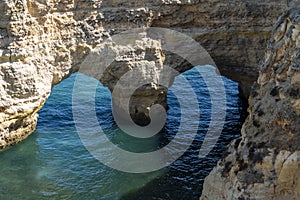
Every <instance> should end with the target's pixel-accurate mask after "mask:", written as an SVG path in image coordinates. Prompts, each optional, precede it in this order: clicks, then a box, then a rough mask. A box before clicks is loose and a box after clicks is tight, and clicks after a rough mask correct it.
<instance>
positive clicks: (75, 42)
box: [0, 0, 286, 148]
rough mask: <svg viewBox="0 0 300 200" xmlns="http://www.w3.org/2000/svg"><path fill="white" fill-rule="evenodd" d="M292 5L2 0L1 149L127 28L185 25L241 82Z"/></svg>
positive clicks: (252, 73)
mask: <svg viewBox="0 0 300 200" xmlns="http://www.w3.org/2000/svg"><path fill="white" fill-rule="evenodd" d="M285 4H286V2H285V1H280V2H275V1H272V0H270V1H255V2H253V1H249V2H244V1H237V0H236V1H230V2H228V1H219V2H210V1H207V2H200V1H197V0H195V1H173V0H170V1H154V2H144V1H135V0H129V1H110V0H107V1H100V0H85V1H79V0H71V1H59V0H50V1H44V0H18V1H13V0H5V1H1V2H0V14H1V22H0V33H1V38H0V49H1V52H0V53H1V57H0V61H1V68H0V82H1V86H0V92H1V104H0V110H1V113H0V132H1V135H0V148H4V147H5V146H8V145H10V144H14V143H16V142H18V141H20V140H22V139H24V138H25V137H27V136H28V134H30V133H31V132H32V131H33V130H34V129H35V125H36V122H37V111H38V110H39V109H40V108H41V107H42V106H43V104H44V102H45V101H46V99H47V97H48V96H49V94H50V92H51V87H53V85H55V84H58V83H59V82H60V81H62V80H63V79H64V78H66V77H68V76H69V75H70V74H71V73H73V72H75V71H77V70H78V66H79V65H80V64H81V62H82V61H83V60H84V58H85V57H86V55H88V54H89V52H90V51H91V49H93V47H95V46H96V45H97V44H99V43H101V42H102V41H103V40H104V39H105V38H107V37H109V36H110V35H114V34H117V33H119V32H121V31H123V30H127V29H128V28H135V27H149V26H160V27H170V28H172V29H175V30H179V31H181V32H183V33H186V34H188V35H190V36H192V37H193V38H195V39H196V40H197V41H199V42H200V43H201V44H202V45H203V46H204V47H205V48H206V49H207V50H208V51H209V53H211V55H212V56H213V58H214V60H215V61H216V63H217V64H219V65H222V67H221V68H220V70H221V72H222V73H223V74H225V75H228V76H229V77H231V78H235V79H236V78H237V77H239V78H238V80H239V81H242V83H248V82H252V81H254V80H255V78H256V76H257V67H256V66H257V62H258V60H259V58H261V57H262V54H263V50H264V44H265V42H266V40H267V38H268V36H269V35H270V30H271V27H272V25H273V22H274V21H275V19H276V18H277V16H278V15H279V13H281V11H282V10H283V9H284V7H285ZM171 60H172V59H171ZM175 61H177V60H176V59H175ZM121 62H122V61H120V62H119V63H116V64H117V65H116V68H117V67H118V66H119V65H121ZM236 75H237V76H236ZM241 77H242V78H241ZM236 80H237V79H236ZM161 102H162V103H163V102H164V99H163V98H161Z"/></svg>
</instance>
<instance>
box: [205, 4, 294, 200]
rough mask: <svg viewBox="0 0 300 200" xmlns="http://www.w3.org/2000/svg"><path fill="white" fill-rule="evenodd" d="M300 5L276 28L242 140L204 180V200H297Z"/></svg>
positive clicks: (286, 13)
mask: <svg viewBox="0 0 300 200" xmlns="http://www.w3.org/2000/svg"><path fill="white" fill-rule="evenodd" d="M299 19H300V3H299V1H296V2H295V4H293V5H292V6H291V9H290V10H288V11H287V12H285V13H284V14H283V15H282V16H281V17H280V19H279V21H278V22H277V24H276V27H275V30H274V33H273V35H272V39H271V40H270V42H269V44H268V49H267V52H266V55H265V61H264V63H263V64H262V65H261V68H260V72H259V74H260V75H259V78H258V81H257V83H256V84H255V85H254V91H253V93H252V94H251V97H250V100H249V103H250V107H249V113H250V114H249V117H248V119H247V120H246V123H245V124H244V126H243V129H242V138H241V139H237V140H235V141H234V142H232V144H231V145H230V147H229V149H228V151H227V153H226V155H225V156H226V158H224V159H222V160H221V161H220V162H219V163H218V166H217V167H216V168H215V169H214V170H213V171H212V172H211V173H210V175H209V176H208V177H207V178H206V180H205V184H204V190H203V194H202V197H201V199H299V197H300V125H299V124H300V20H299Z"/></svg>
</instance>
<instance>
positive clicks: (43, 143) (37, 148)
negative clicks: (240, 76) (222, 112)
mask: <svg viewBox="0 0 300 200" xmlns="http://www.w3.org/2000/svg"><path fill="white" fill-rule="evenodd" d="M77 75H80V76H84V75H81V74H78V73H77V74H74V75H72V76H71V77H70V78H68V79H66V80H64V81H63V82H62V83H61V84H59V85H57V86H55V87H54V89H53V91H52V94H51V96H50V98H49V99H48V100H47V102H46V104H45V106H44V107H43V109H42V110H41V111H40V112H39V115H40V117H39V121H38V125H37V130H36V131H35V132H34V133H33V134H32V135H31V136H29V138H28V139H26V140H25V141H23V142H21V143H19V144H17V145H15V146H13V147H11V148H9V149H7V150H5V151H4V152H1V153H0V199H1V200H2V199H4V200H6V199H7V200H8V199H9V200H11V199H199V197H200V195H201V190H202V184H203V180H204V178H205V176H207V175H208V173H209V172H210V171H211V169H212V167H213V166H215V165H216V162H217V161H218V160H219V159H220V157H221V154H222V151H223V150H224V148H225V147H226V145H227V144H228V143H229V142H230V141H231V140H232V139H234V138H236V137H238V136H239V133H240V128H241V124H242V122H243V120H244V115H245V110H244V109H243V102H242V101H241V99H240V98H239V96H238V85H237V83H235V82H232V81H230V80H228V79H226V78H223V80H224V83H225V86H226V97H227V111H226V123H225V126H224V130H223V132H222V135H221V137H220V139H219V141H218V143H217V144H216V146H215V147H214V149H213V151H212V152H211V153H210V154H209V155H208V156H207V157H206V158H202V159H200V158H199V157H198V153H199V148H200V147H201V142H202V141H203V137H204V135H205V133H206V131H207V128H208V124H209V118H210V111H211V109H210V108H211V105H210V96H209V93H208V90H207V88H206V85H205V82H204V81H203V79H201V76H200V75H199V74H198V73H197V72H196V71H195V70H189V71H187V72H185V73H184V75H185V77H186V78H187V79H188V80H189V81H190V84H191V85H192V86H193V89H194V91H195V92H196V94H197V96H198V101H199V108H200V110H201V118H200V122H201V123H200V125H199V128H198V134H197V137H196V138H195V140H194V142H193V144H192V145H191V147H190V148H189V149H188V151H187V152H186V153H185V154H184V155H183V156H182V157H181V158H180V159H178V160H177V161H176V162H175V163H173V164H171V165H170V166H169V167H167V168H165V169H162V170H159V171H156V172H151V173H145V174H129V173H124V172H120V171H117V170H114V169H111V168H109V167H107V166H105V165H103V164H102V163H100V162H99V161H98V160H97V159H95V158H94V157H93V156H92V155H91V154H90V153H89V152H88V151H87V150H86V149H85V147H84V146H83V144H82V143H81V140H80V138H79V136H78V134H77V132H76V128H75V125H74V121H73V115H72V87H73V83H74V79H75V77H76V76H77ZM85 78H86V80H87V83H88V82H89V80H90V81H93V80H92V79H91V78H88V77H85ZM186 98H187V99H186V100H187V101H188V98H189V97H188V96H187V97H186ZM168 105H169V110H168V119H167V124H166V126H165V128H164V130H163V131H162V132H161V133H160V134H158V135H157V136H155V137H153V138H151V139H150V140H144V141H142V142H141V141H140V140H135V139H132V138H131V137H128V136H126V135H125V134H124V133H122V131H121V130H119V129H118V127H117V125H116V124H115V122H114V120H113V117H112V114H111V95H110V92H109V91H108V89H107V88H105V87H103V86H102V85H101V84H100V83H99V85H98V88H97V95H96V109H95V110H96V113H97V117H98V121H99V122H100V124H101V127H102V129H103V130H104V132H105V134H106V135H107V137H108V138H109V139H110V140H111V141H113V142H114V143H115V144H116V145H119V146H120V147H122V148H126V149H128V150H130V151H142V150H145V149H146V150H148V151H150V150H152V149H156V148H158V147H162V146H163V145H165V144H167V143H168V142H169V141H170V140H172V138H173V137H174V134H175V132H176V130H177V128H178V124H179V120H180V107H179V105H178V101H177V99H176V97H175V96H174V94H172V92H169V93H168ZM220 109H221V108H220Z"/></svg>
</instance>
